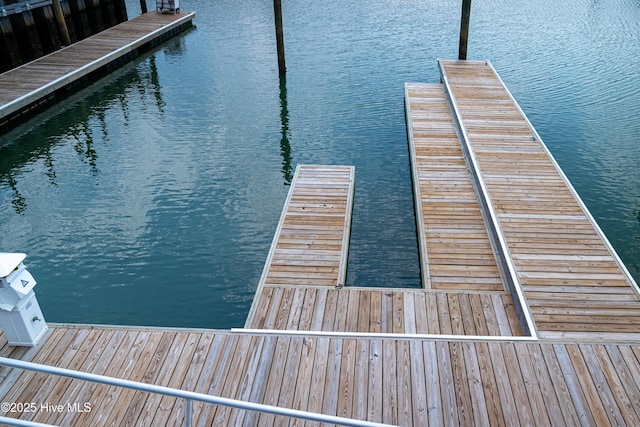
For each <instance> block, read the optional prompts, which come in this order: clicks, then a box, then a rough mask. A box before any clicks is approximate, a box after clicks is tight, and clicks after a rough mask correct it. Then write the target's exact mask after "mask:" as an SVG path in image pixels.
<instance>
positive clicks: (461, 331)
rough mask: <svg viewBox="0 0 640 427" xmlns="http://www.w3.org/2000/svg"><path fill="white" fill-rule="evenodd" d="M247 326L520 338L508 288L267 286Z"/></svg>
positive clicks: (254, 327) (252, 327) (520, 334)
mask: <svg viewBox="0 0 640 427" xmlns="http://www.w3.org/2000/svg"><path fill="white" fill-rule="evenodd" d="M248 327H249V328H251V329H281V330H300V331H334V332H372V333H400V334H448V335H474V336H506V337H509V336H522V328H521V327H520V324H519V323H518V318H517V315H516V313H515V309H514V307H513V300H512V299H511V295H510V294H509V293H508V292H505V291H502V292H477V293H469V292H445V291H425V290H403V289H385V290H376V289H366V288H343V289H331V288H321V287H299V286H296V287H265V289H264V290H263V294H262V295H261V298H260V301H259V305H258V307H257V309H256V316H255V317H254V320H253V323H252V324H251V325H248Z"/></svg>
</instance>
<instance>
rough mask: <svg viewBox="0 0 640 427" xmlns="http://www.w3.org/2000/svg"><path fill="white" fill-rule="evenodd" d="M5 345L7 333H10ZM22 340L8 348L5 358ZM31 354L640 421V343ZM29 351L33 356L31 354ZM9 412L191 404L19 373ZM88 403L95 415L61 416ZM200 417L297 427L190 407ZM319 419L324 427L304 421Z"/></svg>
mask: <svg viewBox="0 0 640 427" xmlns="http://www.w3.org/2000/svg"><path fill="white" fill-rule="evenodd" d="M0 339H2V338H0ZM13 352H14V350H13V348H9V347H7V346H4V347H3V348H2V350H0V354H2V355H3V356H11V355H12V353H13ZM28 356H29V357H27V358H28V359H30V360H32V361H36V362H39V363H46V364H50V365H54V366H60V367H66V368H72V369H79V370H82V371H87V372H93V373H97V374H106V375H110V376H116V377H119V378H127V379H132V380H136V381H143V382H149V383H154V384H159V385H165V386H170V387H177V388H181V389H184V390H191V391H197V392H203V393H209V394H212V395H219V396H224V397H230V398H239V399H243V400H250V401H253V402H261V403H268V404H274V405H279V406H283V407H288V408H295V409H305V410H309V411H312V412H321V413H325V414H333V415H341V416H346V417H350V418H357V419H367V420H371V421H377V422H385V423H389V424H397V425H401V426H411V425H413V426H426V425H434V426H436V425H451V426H457V425H464V426H468V425H522V426H525V425H534V424H535V425H540V426H556V425H573V426H608V425H639V422H640V421H639V418H640V388H639V387H638V381H639V378H640V362H639V360H640V345H638V344H631V345H630V344H560V343H555V344H552V343H541V342H492V341H482V340H480V341H456V340H449V341H444V340H425V339H392V338H385V337H383V336H380V337H378V338H358V337H321V336H287V335H282V334H281V335H270V334H268V335H255V334H242V333H235V332H228V331H227V332H224V331H203V330H191V331H184V330H183V331H180V330H159V329H142V328H140V329H136V328H124V329H123V328H109V327H82V326H78V327H73V326H71V327H69V326H61V325H60V326H54V327H53V328H52V329H51V331H50V332H49V334H48V336H47V338H46V340H45V341H44V342H43V343H41V344H40V345H39V346H38V347H37V348H35V349H33V350H32V351H31V352H29V353H28ZM22 357H23V358H25V357H24V355H22ZM0 375H3V376H4V375H9V377H8V378H6V379H5V381H4V382H3V384H2V386H1V388H0V390H1V392H2V393H1V395H2V401H4V402H35V403H36V404H37V408H38V410H36V411H35V412H31V413H26V412H25V413H22V414H19V413H15V412H14V413H8V414H6V415H8V416H12V417H16V416H20V417H21V418H23V419H30V420H34V421H38V422H45V423H52V424H57V425H73V426H80V425H82V426H85V425H92V426H104V425H169V426H178V425H181V423H182V417H183V403H182V401H180V400H178V401H176V400H175V399H173V398H165V397H161V396H157V395H150V394H146V393H143V392H132V391H130V390H126V389H117V388H114V387H111V386H105V385H96V384H90V383H85V382H82V381H78V380H70V379H65V378H59V377H53V376H45V375H42V374H32V373H21V372H19V371H15V370H13V371H10V372H8V370H7V369H6V368H2V369H1V370H0ZM69 402H71V403H74V402H78V403H79V404H80V405H81V406H82V405H84V404H85V403H88V404H89V405H90V407H91V410H90V412H83V413H80V412H73V411H66V410H64V411H62V412H53V411H45V410H41V409H40V404H41V403H50V404H52V405H58V404H62V405H64V406H66V405H67V403H69ZM193 413H194V425H201V426H205V425H206V426H208V425H265V426H271V425H301V424H304V423H302V422H300V423H297V422H295V421H294V420H289V419H286V418H281V417H275V416H271V415H266V414H258V413H254V412H248V411H243V410H235V409H234V410H231V409H228V408H225V407H222V406H214V405H202V404H194V411H193ZM306 424H307V425H317V424H316V423H306Z"/></svg>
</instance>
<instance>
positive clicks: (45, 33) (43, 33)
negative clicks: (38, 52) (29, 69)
mask: <svg viewBox="0 0 640 427" xmlns="http://www.w3.org/2000/svg"><path fill="white" fill-rule="evenodd" d="M32 13H33V20H34V22H35V24H36V28H37V30H38V37H39V39H40V45H41V46H42V54H43V55H44V54H47V53H49V52H53V51H54V50H58V49H60V45H61V44H62V41H61V38H60V32H59V30H58V25H57V24H56V19H55V15H54V12H53V8H52V7H51V5H46V6H42V7H38V8H34V9H33V10H32Z"/></svg>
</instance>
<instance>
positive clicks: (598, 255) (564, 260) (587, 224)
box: [440, 61, 640, 340]
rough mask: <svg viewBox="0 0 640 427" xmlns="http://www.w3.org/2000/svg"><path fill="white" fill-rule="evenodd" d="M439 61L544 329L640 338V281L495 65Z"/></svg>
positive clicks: (545, 332)
mask: <svg viewBox="0 0 640 427" xmlns="http://www.w3.org/2000/svg"><path fill="white" fill-rule="evenodd" d="M440 66H441V70H442V75H443V81H444V84H445V89H446V92H447V93H448V95H449V97H450V99H451V101H452V103H453V104H454V105H455V110H456V111H457V113H458V114H457V120H459V126H460V128H461V133H462V134H463V136H464V137H465V138H464V139H466V140H467V142H468V144H469V146H470V148H471V155H472V157H473V158H474V159H473V161H474V162H475V163H476V164H477V166H478V168H479V173H480V175H481V176H482V180H483V181H484V184H485V186H486V190H487V192H488V195H489V197H490V199H491V201H492V204H493V207H494V209H495V213H496V215H497V221H498V223H499V224H498V225H499V227H500V229H501V230H500V231H501V233H502V235H503V238H504V241H505V243H506V245H507V246H508V251H509V252H510V254H507V255H508V256H510V258H511V260H512V262H513V264H514V266H515V269H516V271H517V275H518V279H519V282H520V285H521V286H522V289H523V290H524V293H525V296H526V304H528V307H529V309H530V310H531V314H532V316H533V319H534V321H535V324H536V327H537V329H538V332H539V333H540V335H541V336H542V337H547V338H564V339H579V338H588V339H593V337H594V335H597V336H598V337H600V338H602V339H604V338H605V337H609V338H610V339H618V340H625V339H638V338H640V300H639V299H638V286H637V284H636V283H635V282H634V280H633V278H632V277H631V275H630V274H629V272H628V271H627V269H626V268H625V266H624V264H623V263H622V262H621V261H620V258H619V257H618V256H617V254H616V253H615V251H614V249H613V248H612V247H611V245H610V244H609V242H608V241H607V239H606V237H605V236H604V234H603V233H602V231H601V230H600V228H599V227H598V225H597V223H596V222H595V220H594V219H593V218H592V216H591V214H590V213H589V211H588V209H587V208H586V206H585V205H584V203H583V202H582V201H581V200H580V197H579V196H578V194H577V193H576V192H575V190H574V189H573V187H572V186H571V183H570V182H569V180H568V179H567V178H566V176H565V175H564V173H563V172H562V170H561V169H560V167H559V166H558V164H557V163H556V162H555V160H554V159H553V156H552V155H551V153H550V152H549V150H548V149H547V148H546V146H545V145H544V143H543V142H542V139H541V138H540V136H539V135H538V134H537V132H536V131H535V129H534V128H533V126H531V123H529V121H528V120H527V118H526V116H525V115H524V113H523V112H522V110H521V109H520V107H519V106H518V105H517V103H516V102H515V100H514V99H513V97H512V96H511V94H510V93H509V91H508V90H507V88H506V87H505V86H504V84H503V82H502V81H501V79H500V78H499V77H498V75H497V73H496V72H495V70H494V69H493V67H492V66H491V64H490V63H488V62H486V61H482V62H478V61H476V62H471V61H467V62H460V61H440Z"/></svg>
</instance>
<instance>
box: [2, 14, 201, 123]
mask: <svg viewBox="0 0 640 427" xmlns="http://www.w3.org/2000/svg"><path fill="white" fill-rule="evenodd" d="M194 17H195V13H193V12H189V13H187V12H180V13H178V14H176V15H170V14H161V13H156V12H155V11H154V12H149V13H146V14H144V15H141V16H138V17H136V18H134V19H132V20H129V21H125V22H123V23H121V24H119V25H116V26H114V27H111V28H109V29H107V30H104V31H102V32H100V33H98V34H96V35H94V36H91V37H88V38H86V39H84V40H81V41H79V42H77V43H74V44H72V45H71V46H68V47H66V48H64V49H61V50H59V51H56V52H53V53H51V54H49V55H46V56H43V57H42V58H39V59H36V60H34V61H32V62H29V63H27V64H24V65H22V66H20V67H17V68H14V69H12V70H9V71H7V72H5V73H2V74H0V126H3V125H5V124H7V123H9V122H10V121H11V120H13V119H15V118H17V117H18V116H20V115H21V114H24V113H26V112H28V111H31V110H33V109H35V108H39V107H41V106H42V105H43V104H47V103H49V102H52V101H55V100H56V99H57V98H59V96H60V95H63V94H64V93H65V92H67V91H68V89H69V88H71V87H74V85H78V84H80V83H82V82H84V81H85V79H86V77H87V76H89V75H91V74H92V73H96V72H99V71H100V70H103V69H105V68H106V67H117V66H119V65H120V64H122V63H124V62H126V61H129V60H131V59H132V58H134V57H135V56H137V55H138V52H139V51H140V50H143V49H145V48H147V47H149V46H152V45H154V44H157V43H160V42H161V41H164V40H166V39H167V38H169V37H172V36H173V35H175V34H177V33H178V32H181V31H184V30H185V29H186V28H187V27H189V26H191V22H192V20H193V18H194Z"/></svg>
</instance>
